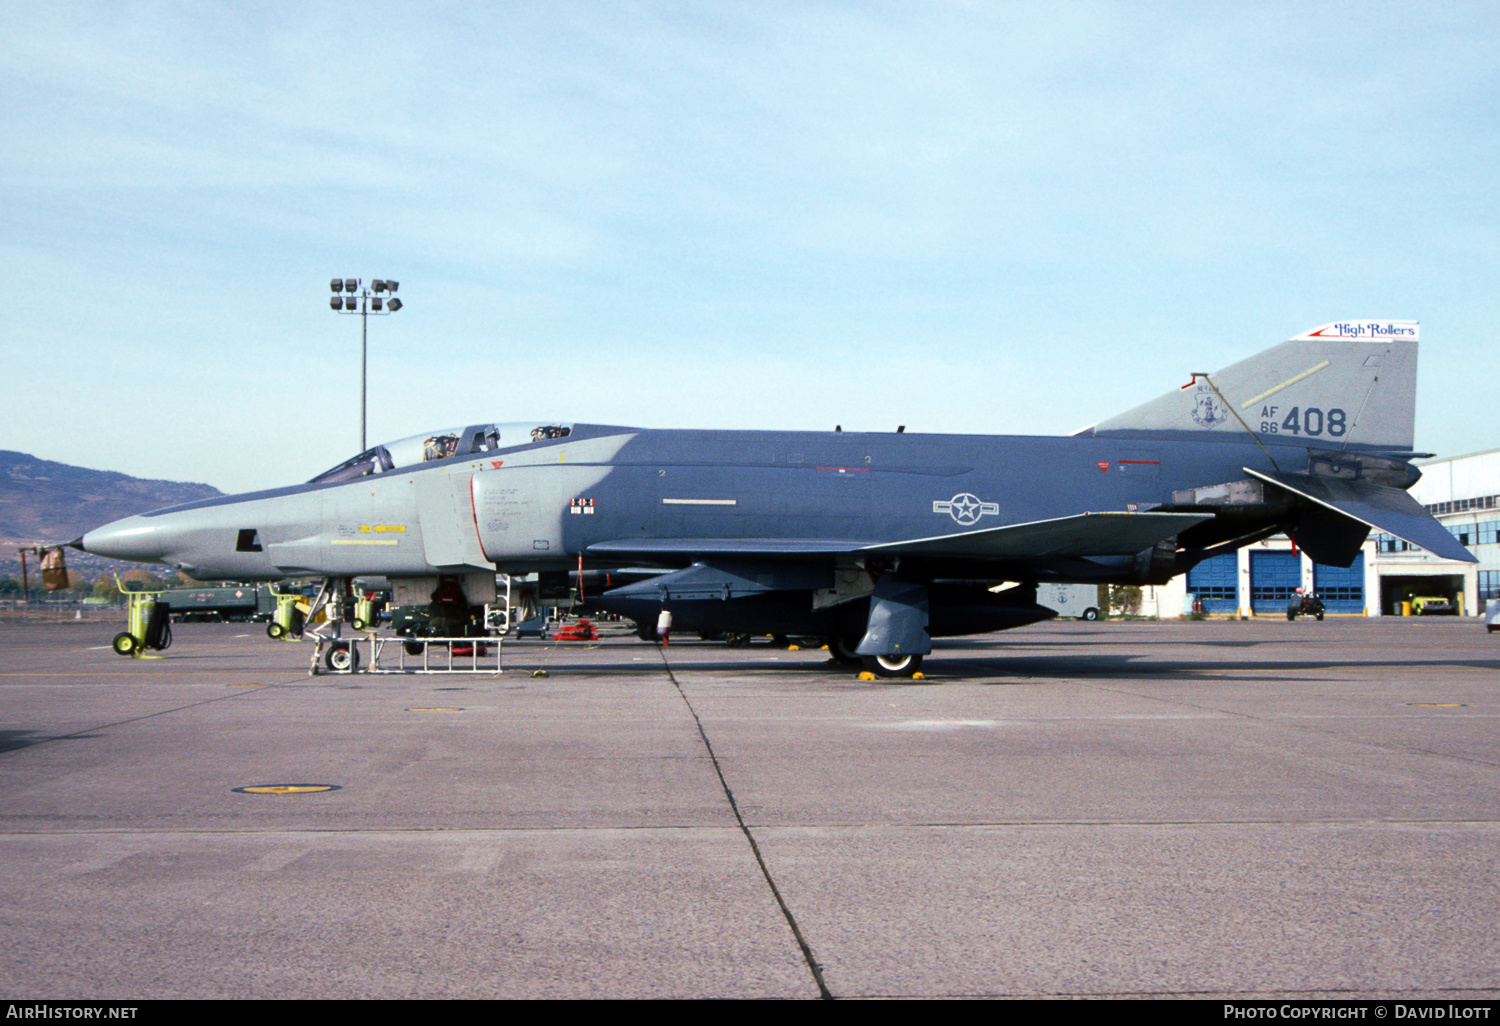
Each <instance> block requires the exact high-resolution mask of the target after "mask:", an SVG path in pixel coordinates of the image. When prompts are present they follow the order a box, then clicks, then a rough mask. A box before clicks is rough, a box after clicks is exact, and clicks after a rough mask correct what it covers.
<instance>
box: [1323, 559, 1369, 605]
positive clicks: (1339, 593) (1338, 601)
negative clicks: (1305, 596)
mask: <svg viewBox="0 0 1500 1026" xmlns="http://www.w3.org/2000/svg"><path fill="white" fill-rule="evenodd" d="M1313 590H1314V591H1316V592H1317V593H1318V594H1319V595H1321V596H1323V605H1325V606H1327V607H1328V611H1329V612H1330V613H1363V612H1364V611H1365V561H1364V559H1363V554H1361V558H1360V559H1356V560H1355V561H1354V565H1353V566H1351V567H1349V568H1347V569H1345V568H1344V567H1341V566H1324V565H1323V564H1322V563H1314V564H1313Z"/></svg>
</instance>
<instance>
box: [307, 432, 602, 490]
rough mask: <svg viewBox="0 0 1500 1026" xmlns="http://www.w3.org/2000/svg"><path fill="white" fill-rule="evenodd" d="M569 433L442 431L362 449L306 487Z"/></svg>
mask: <svg viewBox="0 0 1500 1026" xmlns="http://www.w3.org/2000/svg"><path fill="white" fill-rule="evenodd" d="M572 433H573V425H571V424H538V423H536V421H517V422H515V423H512V424H470V425H469V426H468V427H464V428H444V429H442V430H439V431H432V432H428V433H426V434H420V435H412V436H410V437H409V438H402V439H398V440H397V441H394V442H387V443H386V444H384V445H377V446H375V447H374V448H373V449H366V450H365V451H364V452H362V453H360V454H359V455H358V456H352V457H350V458H349V459H347V460H345V461H344V462H343V463H340V464H339V465H338V466H336V467H333V468H331V469H329V470H325V471H323V473H321V474H319V475H318V476H317V477H315V478H313V479H312V480H311V481H309V482H308V484H333V483H335V482H338V481H352V480H354V479H355V478H359V477H368V476H370V475H372V474H387V473H390V472H391V471H393V470H405V469H407V468H409V467H417V466H421V465H422V464H424V463H432V462H434V461H437V460H447V459H453V458H455V457H466V456H474V455H477V454H480V453H487V452H500V451H502V450H511V449H518V448H521V447H522V446H528V445H537V444H540V443H544V442H552V441H556V440H558V439H561V438H567V437H568V436H569V435H571V434H572Z"/></svg>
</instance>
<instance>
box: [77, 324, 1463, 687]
mask: <svg viewBox="0 0 1500 1026" xmlns="http://www.w3.org/2000/svg"><path fill="white" fill-rule="evenodd" d="M1417 332H1418V329H1417V324H1416V322H1414V321H1349V322H1340V323H1334V324H1327V325H1324V326H1322V327H1320V328H1316V329H1314V330H1312V331H1309V332H1306V333H1304V334H1301V335H1298V336H1296V337H1295V338H1293V339H1291V340H1289V341H1287V342H1284V343H1282V344H1281V345H1278V346H1275V347H1273V348H1271V349H1268V350H1266V351H1264V352H1262V353H1260V354H1258V355H1256V356H1252V357H1250V358H1249V359H1247V360H1244V361H1242V362H1240V363H1237V364H1235V365H1234V366H1232V367H1229V368H1228V369H1226V370H1222V371H1219V372H1217V373H1213V374H1204V373H1195V374H1193V375H1192V376H1191V380H1190V381H1189V383H1188V384H1186V385H1183V386H1182V387H1180V388H1174V389H1173V390H1172V391H1171V392H1169V393H1167V394H1166V395H1164V396H1162V397H1161V398H1159V399H1156V400H1154V401H1152V402H1149V403H1146V404H1145V405H1143V406H1138V407H1136V408H1135V409H1133V410H1130V411H1128V412H1126V413H1122V414H1120V415H1119V416H1116V417H1112V418H1110V419H1108V420H1105V421H1102V422H1100V423H1098V424H1095V425H1094V426H1092V427H1089V428H1085V429H1084V430H1082V431H1080V432H1078V433H1076V434H1074V435H1070V436H1066V437H1037V436H985V435H922V434H915V433H912V434H906V433H902V432H899V431H898V432H893V433H889V434H875V433H861V432H852V431H849V432H841V431H833V432H790V431H656V430H646V429H640V428H627V427H609V426H604V425H598V424H574V423H557V424H545V425H540V426H538V425H537V424H536V422H531V423H527V424H477V425H472V426H470V427H465V428H463V429H461V430H448V431H439V432H434V433H433V434H431V435H426V436H420V435H419V436H416V437H414V438H409V439H405V440H403V441H398V442H392V443H389V444H386V445H379V446H376V447H375V448H373V449H370V450H368V451H366V452H362V453H360V454H359V455H357V456H355V457H353V458H352V459H349V460H346V461H345V462H343V463H340V464H339V465H338V466H336V467H334V468H333V469H331V470H329V471H327V472H325V473H323V474H320V475H318V476H317V477H315V478H313V479H312V480H311V481H309V482H307V483H306V484H302V485H294V486H292V487H288V488H277V489H272V490H270V491H262V492H251V493H249V494H245V495H235V496H228V497H223V498H214V499H205V500H201V501H198V502H190V503H186V504H184V505H181V506H173V507H171V508H169V509H162V510H157V511H155V512H152V513H145V514H142V515H140V516H135V517H130V518H128V519H125V520H120V521H116V522H115V523H112V524H109V525H107V526H105V527H101V528H99V529H97V530H94V531H90V532H89V533H88V534H86V535H84V536H83V537H82V538H81V539H79V540H78V541H77V542H76V543H75V544H76V545H78V546H79V547H81V548H83V549H84V550H86V551H88V552H93V553H98V554H99V555H103V556H112V557H115V558H120V559H132V560H138V561H142V562H162V563H168V564H170V565H172V566H174V567H176V568H178V569H179V570H181V571H183V572H184V573H186V574H188V575H190V576H192V577H195V578H197V579H199V580H208V579H234V580H257V579H261V580H264V579H274V578H284V577H289V576H307V575H319V576H323V577H325V578H326V579H329V580H339V579H347V578H352V577H354V576H364V575H383V576H385V577H388V578H390V579H391V580H392V582H393V584H394V585H395V586H396V587H397V589H398V597H399V595H400V593H401V589H402V587H403V584H404V586H405V588H406V593H407V594H409V595H420V596H421V600H422V601H425V600H426V596H427V593H428V592H429V591H431V590H433V589H435V588H436V587H437V586H438V584H439V582H440V579H441V578H445V577H452V578H455V579H456V580H457V581H458V582H460V583H461V584H462V585H463V587H464V588H465V589H466V591H468V592H469V594H468V595H467V598H468V600H469V601H471V602H475V603H477V602H482V601H487V600H490V599H491V598H492V597H493V588H494V574H495V573H496V571H503V572H508V573H512V574H518V573H528V572H532V571H541V572H550V573H557V572H559V571H563V572H570V571H574V570H578V571H580V572H581V571H582V569H584V568H587V569H609V568H618V567H655V568H659V569H661V570H663V571H665V572H663V573H660V574H658V575H656V576H653V577H648V578H646V579H644V580H637V582H636V583H633V584H630V585H627V586H625V587H620V588H615V589H614V590H611V591H607V592H604V593H603V594H602V595H597V596H589V605H590V606H591V607H593V608H602V609H604V610H607V611H614V612H618V613H622V614H624V615H625V616H627V617H629V618H631V619H633V620H635V621H636V622H637V624H640V625H643V626H647V627H649V625H653V624H655V623H656V622H657V617H658V615H659V613H660V612H661V611H662V610H663V609H666V610H669V611H670V612H671V613H672V614H673V622H674V626H675V627H676V628H678V629H685V630H697V631H714V632H736V633H749V632H753V633H769V634H791V635H810V636H821V637H823V638H826V639H827V640H828V642H829V646H830V648H831V649H832V650H833V652H834V653H835V655H836V656H837V657H839V658H840V659H841V660H843V661H848V662H860V661H863V663H864V664H865V666H867V667H868V668H869V669H870V670H872V671H874V672H875V673H877V674H880V675H882V676H906V675H910V674H912V673H914V672H915V671H916V669H917V667H918V666H919V665H920V663H921V661H922V657H923V656H924V655H926V654H927V653H928V652H930V651H931V649H932V641H931V639H932V638H934V637H942V636H948V635H958V634H973V633H979V632H985V631H993V630H1000V629H1004V628H1009V627H1019V626H1022V625H1024V624H1028V623H1033V622H1036V621H1038V620H1043V619H1046V618H1047V617H1049V616H1051V615H1052V611H1051V610H1049V609H1046V608H1044V607H1042V606H1039V605H1038V604H1037V603H1036V587H1037V585H1038V584H1039V583H1042V582H1048V581H1056V582H1074V583H1095V584H1164V583H1166V581H1167V580H1168V579H1169V578H1171V577H1172V576H1173V575H1175V574H1180V573H1183V572H1185V571H1187V570H1188V569H1189V568H1191V567H1192V566H1194V565H1195V564H1197V563H1199V562H1200V561H1202V560H1204V559H1208V558H1210V557H1212V556H1215V555H1218V554H1220V553H1224V552H1230V551H1233V550H1234V549H1236V548H1238V547H1240V546H1242V545H1247V544H1249V543H1251V542H1254V541H1257V540H1259V539H1262V538H1266V537H1268V536H1270V535H1273V534H1278V533H1283V532H1284V533H1287V534H1289V535H1291V536H1292V537H1293V538H1294V539H1295V540H1296V542H1297V544H1298V545H1299V546H1301V548H1302V549H1303V550H1305V551H1306V552H1307V553H1308V555H1309V556H1311V557H1312V558H1313V559H1314V560H1317V561H1318V562H1321V563H1328V564H1332V565H1334V566H1350V565H1352V564H1353V561H1354V560H1355V559H1356V558H1357V557H1358V555H1359V553H1360V547H1361V545H1362V544H1363V542H1364V540H1365V538H1366V537H1367V535H1368V534H1369V531H1370V529H1371V528H1372V527H1373V528H1376V529H1378V530H1380V531H1385V532H1388V533H1390V534H1393V535H1396V536H1397V537H1399V538H1403V539H1405V540H1406V541H1408V542H1411V543H1413V544H1415V545H1418V546H1421V547H1422V548H1424V549H1427V550H1429V551H1431V552H1433V553H1435V554H1437V555H1438V556H1441V557H1444V558H1449V559H1458V560H1466V561H1470V562H1472V561H1473V557H1472V556H1470V554H1469V553H1468V551H1467V550H1466V549H1465V548H1464V547H1463V546H1461V545H1460V544H1459V543H1458V542H1457V540H1456V539H1454V537H1453V536H1452V535H1451V534H1449V533H1448V531H1447V530H1446V529H1445V528H1443V526H1442V525H1441V524H1439V523H1438V522H1437V521H1436V520H1434V519H1433V518H1432V517H1431V516H1430V515H1429V514H1428V513H1427V512H1426V511H1425V510H1423V508H1422V507H1421V506H1420V505H1418V504H1417V502H1416V501H1415V500H1413V499H1412V498H1411V497H1410V496H1409V495H1408V494H1407V493H1406V489H1407V488H1409V487H1411V485H1412V484H1413V483H1414V482H1415V481H1416V480H1417V478H1418V477H1419V476H1420V475H1419V471H1418V470H1417V469H1416V468H1415V467H1414V466H1412V464H1411V462H1410V461H1411V460H1412V459H1414V458H1416V457H1419V456H1423V455H1428V454H1424V453H1416V452H1413V451H1412V444H1413V439H1412V428H1413V414H1414V406H1415V396H1416V373H1417ZM1185 376H1186V375H1185ZM486 582H487V583H486ZM1007 586H1008V587H1007Z"/></svg>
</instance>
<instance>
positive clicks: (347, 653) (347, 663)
mask: <svg viewBox="0 0 1500 1026" xmlns="http://www.w3.org/2000/svg"><path fill="white" fill-rule="evenodd" d="M323 663H324V665H326V666H327V667H328V668H329V669H330V670H332V671H334V672H335V673H355V672H357V671H358V670H359V649H357V648H355V647H354V646H353V645H350V644H349V643H348V642H343V641H341V642H337V643H335V644H334V645H331V646H330V647H329V649H328V654H327V655H325V656H324V657H323Z"/></svg>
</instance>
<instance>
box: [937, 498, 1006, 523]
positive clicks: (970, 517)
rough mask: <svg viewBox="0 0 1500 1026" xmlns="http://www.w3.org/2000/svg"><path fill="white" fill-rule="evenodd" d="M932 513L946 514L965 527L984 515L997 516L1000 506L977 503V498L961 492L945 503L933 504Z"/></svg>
mask: <svg viewBox="0 0 1500 1026" xmlns="http://www.w3.org/2000/svg"><path fill="white" fill-rule="evenodd" d="M932 511H933V512H934V513H947V514H948V515H949V516H951V517H952V518H953V519H954V520H957V521H958V522H959V523H960V524H965V525H967V524H972V523H975V522H977V521H978V520H979V518H980V517H982V516H984V515H985V514H986V513H994V514H996V515H998V514H999V512H1000V504H999V503H997V502H981V501H979V496H977V495H970V494H969V493H968V492H962V493H960V494H958V495H955V496H954V497H953V498H951V499H949V500H948V501H946V502H944V501H942V500H938V501H936V502H934V503H933V504H932Z"/></svg>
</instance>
